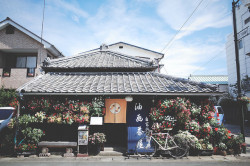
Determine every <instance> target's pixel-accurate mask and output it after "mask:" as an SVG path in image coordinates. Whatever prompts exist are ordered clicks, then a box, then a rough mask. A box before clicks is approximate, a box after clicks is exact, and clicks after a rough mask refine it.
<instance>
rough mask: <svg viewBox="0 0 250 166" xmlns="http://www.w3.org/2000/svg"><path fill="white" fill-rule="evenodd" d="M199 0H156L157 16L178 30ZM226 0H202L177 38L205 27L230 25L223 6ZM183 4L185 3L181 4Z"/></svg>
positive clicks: (226, 11) (229, 18) (226, 10)
mask: <svg viewBox="0 0 250 166" xmlns="http://www.w3.org/2000/svg"><path fill="white" fill-rule="evenodd" d="M199 2H200V1H194V0H178V1H158V8H157V12H158V14H159V16H160V17H161V18H162V19H163V20H164V21H165V22H166V23H167V24H168V25H169V26H170V27H171V28H172V29H174V30H179V29H180V27H181V26H182V25H183V23H184V22H185V21H186V20H187V19H188V17H189V16H190V15H191V13H192V12H193V10H194V9H195V8H196V6H197V5H198V3H199ZM225 3H226V1H225V0H224V1H217V0H209V1H203V2H202V3H201V5H200V6H199V8H198V9H197V10H196V12H195V13H194V14H193V16H192V17H191V18H190V20H189V21H188V22H187V24H185V26H184V27H183V29H182V31H181V33H180V34H179V35H178V37H177V39H180V38H182V37H184V36H187V35H190V34H192V33H194V32H195V31H200V30H204V29H206V28H223V27H226V26H230V25H231V17H230V16H229V14H230V13H228V9H227V8H226V7H225ZM183 4H185V5H183Z"/></svg>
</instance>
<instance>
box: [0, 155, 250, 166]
mask: <svg viewBox="0 0 250 166" xmlns="http://www.w3.org/2000/svg"><path fill="white" fill-rule="evenodd" d="M184 164H185V166H215V165H216V166H217V165H219V166H235V165H237V166H249V165H250V158H248V157H245V158H244V157H235V156H226V157H223V156H215V157H208V156H204V157H197V156H195V157H189V158H183V159H177V160H174V159H172V158H170V159H165V158H164V159H152V160H150V159H145V158H144V159H139V160H137V159H136V158H131V159H125V158H124V157H114V158H112V157H105V158H63V157H59V158H58V157H55V158H30V157H29V158H26V157H25V158H0V166H34V165H37V166H83V165H84V166H116V165H118V166H128V165H129V166H151V165H154V166H166V165H167V166H179V165H180V166H183V165H184Z"/></svg>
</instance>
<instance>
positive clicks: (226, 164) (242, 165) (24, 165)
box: [0, 161, 250, 166]
mask: <svg viewBox="0 0 250 166" xmlns="http://www.w3.org/2000/svg"><path fill="white" fill-rule="evenodd" d="M183 164H185V166H214V165H216V166H218V165H219V166H235V165H237V166H249V164H250V161H248V162H247V161H244V162H243V161H233V162H232V161H220V162H219V161H205V162H203V161H201V162H193V161H192V162H190V161H188V162H172V161H171V162H170V161H165V162H163V161H158V162H154V161H126V162H107V161H106V162H103V161H99V162H97V161H89V162H81V161H48V162H46V161H43V162H41V161H26V162H25V161H21V162H1V163H0V166H34V165H37V166H82V165H84V166H116V165H119V166H128V165H129V166H142V165H143V166H151V165H154V166H166V165H168V166H183Z"/></svg>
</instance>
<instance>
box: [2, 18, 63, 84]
mask: <svg viewBox="0 0 250 166" xmlns="http://www.w3.org/2000/svg"><path fill="white" fill-rule="evenodd" d="M46 57H49V58H50V59H55V58H60V57H63V55H62V53H61V52H60V51H59V50H58V49H57V48H55V46H53V45H52V44H51V43H49V42H47V41H46V40H41V38H40V37H39V36H37V35H36V34H34V33H32V32H31V31H29V30H27V29H26V28H24V27H23V26H21V25H19V24H17V23H16V22H14V21H13V20H11V19H10V18H8V17H7V18H6V19H5V20H3V21H1V22H0V86H1V87H2V86H4V87H5V88H18V87H19V86H21V85H23V84H24V83H26V82H28V81H30V80H32V79H33V78H34V77H35V76H37V75H38V74H39V72H40V70H39V68H40V65H42V62H43V61H44V59H45V58H46Z"/></svg>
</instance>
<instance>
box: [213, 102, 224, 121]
mask: <svg viewBox="0 0 250 166" xmlns="http://www.w3.org/2000/svg"><path fill="white" fill-rule="evenodd" d="M214 109H215V114H214V117H215V118H216V119H217V121H218V123H219V125H221V124H223V123H224V122H225V120H224V111H223V109H222V107H221V106H214Z"/></svg>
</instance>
